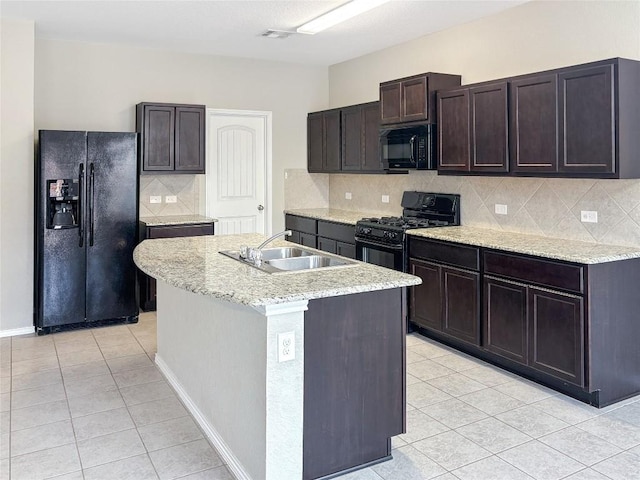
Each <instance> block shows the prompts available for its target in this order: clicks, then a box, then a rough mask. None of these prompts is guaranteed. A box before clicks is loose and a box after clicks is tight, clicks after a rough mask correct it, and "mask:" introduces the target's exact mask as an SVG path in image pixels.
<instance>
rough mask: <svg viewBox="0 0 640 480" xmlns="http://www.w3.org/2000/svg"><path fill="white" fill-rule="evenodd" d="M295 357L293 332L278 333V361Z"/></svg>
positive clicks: (286, 360)
mask: <svg viewBox="0 0 640 480" xmlns="http://www.w3.org/2000/svg"><path fill="white" fill-rule="evenodd" d="M295 358H296V335H295V332H286V333H279V334H278V362H279V363H282V362H288V361H289V360H294V359H295Z"/></svg>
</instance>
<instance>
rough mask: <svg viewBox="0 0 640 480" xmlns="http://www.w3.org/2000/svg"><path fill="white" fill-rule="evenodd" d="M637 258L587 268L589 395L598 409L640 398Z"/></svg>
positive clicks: (639, 274)
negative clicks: (595, 393) (596, 400)
mask: <svg viewBox="0 0 640 480" xmlns="http://www.w3.org/2000/svg"><path fill="white" fill-rule="evenodd" d="M638 285H640V258H633V259H628V260H622V261H617V262H607V263H599V264H596V265H589V267H588V270H587V288H588V297H587V298H588V299H589V300H588V304H587V307H586V308H587V326H586V328H587V336H588V342H589V348H588V349H587V351H588V352H589V356H588V358H587V362H588V367H587V371H588V372H589V375H588V379H589V389H590V390H591V391H595V390H600V393H599V404H598V406H599V407H604V406H607V405H609V404H611V403H614V402H617V401H620V400H623V399H625V398H627V397H631V396H633V395H637V394H638V392H640V347H639V345H640V316H639V312H640V295H639V294H638Z"/></svg>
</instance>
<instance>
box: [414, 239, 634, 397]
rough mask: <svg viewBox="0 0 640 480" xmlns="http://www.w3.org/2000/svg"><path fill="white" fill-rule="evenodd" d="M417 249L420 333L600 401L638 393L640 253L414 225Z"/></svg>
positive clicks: (417, 324) (416, 320)
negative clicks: (580, 255)
mask: <svg viewBox="0 0 640 480" xmlns="http://www.w3.org/2000/svg"><path fill="white" fill-rule="evenodd" d="M409 255H410V260H409V264H410V268H411V270H410V273H412V274H414V275H417V276H419V277H420V278H422V282H423V283H422V284H421V285H418V286H415V287H411V289H410V293H409V320H410V322H411V324H412V325H413V326H414V327H417V328H418V331H419V332H420V333H423V334H425V335H428V336H430V337H433V338H435V339H436V340H439V341H441V342H444V343H447V344H449V345H451V346H453V347H455V348H459V349H461V350H463V351H465V352H466V353H469V354H471V355H475V356H477V357H479V358H482V359H484V360H487V361H489V362H492V363H494V364H496V365H499V366H502V367H505V368H507V369H509V370H511V371H513V372H515V373H518V374H520V375H523V376H525V377H527V378H530V379H532V380H534V381H537V382H540V383H542V384H544V385H547V386H549V387H551V388H554V389H556V390H559V391H561V392H563V393H566V394H567V395H571V396H573V397H575V398H578V399H579V400H582V401H584V402H588V403H590V404H592V405H595V406H598V407H604V406H607V405H610V404H612V403H615V402H618V401H620V400H623V399H625V398H629V397H631V396H634V395H637V394H639V393H640V348H638V345H640V322H638V319H637V317H638V312H639V311H640V295H638V293H637V285H639V284H640V258H627V259H621V260H616V261H607V262H604V263H592V264H582V263H572V262H565V261H561V260H555V259H551V258H543V257H536V256H531V255H525V254H519V253H513V252H506V251H501V250H495V249H489V248H478V247H474V246H471V245H465V244H459V243H452V242H446V241H440V240H431V239H422V238H416V237H414V236H413V235H409ZM454 265H455V266H454ZM478 295H479V296H478ZM478 299H479V300H478ZM480 302H481V303H480ZM479 305H481V306H482V307H481V312H480V313H479V314H478V315H474V313H473V312H474V306H479ZM476 335H477V336H476Z"/></svg>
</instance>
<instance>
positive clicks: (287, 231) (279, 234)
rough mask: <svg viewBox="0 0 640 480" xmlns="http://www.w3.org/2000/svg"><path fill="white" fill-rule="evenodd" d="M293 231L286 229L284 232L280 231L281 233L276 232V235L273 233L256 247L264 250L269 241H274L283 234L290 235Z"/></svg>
mask: <svg viewBox="0 0 640 480" xmlns="http://www.w3.org/2000/svg"><path fill="white" fill-rule="evenodd" d="M291 233H292V232H291V230H285V231H284V232H280V233H276V234H275V235H271V236H270V237H269V238H267V239H266V240H265V241H264V242H262V243H261V244H260V245H258V246H257V247H256V250H262V249H263V248H264V247H265V246H266V245H267V244H268V243H269V242H273V241H274V240H275V239H276V238H278V237H283V236H284V237H290V236H291Z"/></svg>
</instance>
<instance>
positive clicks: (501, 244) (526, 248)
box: [407, 226, 640, 264]
mask: <svg viewBox="0 0 640 480" xmlns="http://www.w3.org/2000/svg"><path fill="white" fill-rule="evenodd" d="M407 234H408V235H413V236H416V237H425V238H431V239H434V240H444V241H448V242H455V243H462V244H466V245H474V246H477V247H486V248H493V249H496V250H505V251H507V252H515V253H523V254H527V255H534V256H537V257H545V258H553V259H557V260H564V261H567V262H574V263H582V264H594V263H606V262H614V261H616V260H626V259H629V258H638V257H640V247H624V246H620V245H607V244H603V243H589V242H580V241H575V240H565V239H562V238H552V237H543V236H540V235H529V234H524V233H512V232H505V231H502V230H490V229H483V228H473V227H464V226H462V227H440V228H420V229H416V230H408V231H407Z"/></svg>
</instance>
